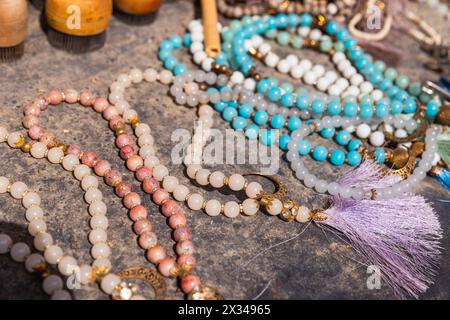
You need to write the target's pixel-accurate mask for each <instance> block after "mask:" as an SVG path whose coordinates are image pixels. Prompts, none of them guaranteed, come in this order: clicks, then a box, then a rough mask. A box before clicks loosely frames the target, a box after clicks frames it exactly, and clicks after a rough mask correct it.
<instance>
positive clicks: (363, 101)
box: [359, 94, 373, 105]
mask: <svg viewBox="0 0 450 320" xmlns="http://www.w3.org/2000/svg"><path fill="white" fill-rule="evenodd" d="M359 102H360V103H361V104H370V105H373V98H372V96H370V95H367V94H366V95H363V96H362V97H361V98H360V100H359Z"/></svg>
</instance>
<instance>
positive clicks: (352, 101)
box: [344, 94, 358, 103]
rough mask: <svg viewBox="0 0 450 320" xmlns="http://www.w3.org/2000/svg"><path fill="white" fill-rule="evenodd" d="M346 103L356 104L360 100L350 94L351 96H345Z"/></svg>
mask: <svg viewBox="0 0 450 320" xmlns="http://www.w3.org/2000/svg"><path fill="white" fill-rule="evenodd" d="M344 102H345V103H347V102H350V103H356V102H358V99H357V98H356V97H355V96H354V95H351V94H349V95H347V96H345V98H344Z"/></svg>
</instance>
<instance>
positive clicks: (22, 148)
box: [20, 143, 31, 153]
mask: <svg viewBox="0 0 450 320" xmlns="http://www.w3.org/2000/svg"><path fill="white" fill-rule="evenodd" d="M20 150H22V151H23V152H25V153H29V152H30V150H31V144H29V143H25V144H24V145H23V146H22V147H21V148H20Z"/></svg>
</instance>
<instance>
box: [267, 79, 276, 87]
mask: <svg viewBox="0 0 450 320" xmlns="http://www.w3.org/2000/svg"><path fill="white" fill-rule="evenodd" d="M266 80H267V81H268V82H269V85H270V87H271V88H272V87H274V86H277V85H278V80H277V79H275V78H267V79H266Z"/></svg>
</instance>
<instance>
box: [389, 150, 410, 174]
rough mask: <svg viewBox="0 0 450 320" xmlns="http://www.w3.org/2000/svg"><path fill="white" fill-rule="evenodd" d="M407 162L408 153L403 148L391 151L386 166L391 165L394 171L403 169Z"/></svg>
mask: <svg viewBox="0 0 450 320" xmlns="http://www.w3.org/2000/svg"><path fill="white" fill-rule="evenodd" d="M408 160H409V152H408V150H406V149H404V148H395V149H394V150H393V151H392V157H391V158H390V159H389V161H388V164H390V165H392V166H393V167H394V169H400V168H403V167H404V166H405V165H406V163H407V162H408Z"/></svg>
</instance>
